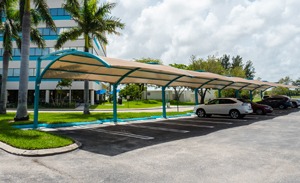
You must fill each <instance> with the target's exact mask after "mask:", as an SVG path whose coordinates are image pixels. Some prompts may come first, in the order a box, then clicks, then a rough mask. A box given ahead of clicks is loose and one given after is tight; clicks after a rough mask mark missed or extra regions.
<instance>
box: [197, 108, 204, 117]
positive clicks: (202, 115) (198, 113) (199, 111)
mask: <svg viewBox="0 0 300 183" xmlns="http://www.w3.org/2000/svg"><path fill="white" fill-rule="evenodd" d="M197 116H198V117H199V118H204V117H205V111H204V110H203V109H198V110H197Z"/></svg>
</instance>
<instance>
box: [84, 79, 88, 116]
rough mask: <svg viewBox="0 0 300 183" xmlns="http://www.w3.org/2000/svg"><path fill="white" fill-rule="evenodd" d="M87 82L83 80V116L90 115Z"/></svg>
mask: <svg viewBox="0 0 300 183" xmlns="http://www.w3.org/2000/svg"><path fill="white" fill-rule="evenodd" d="M89 106H90V105H89V80H84V109H83V114H90V110H89Z"/></svg>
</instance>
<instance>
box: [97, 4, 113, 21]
mask: <svg viewBox="0 0 300 183" xmlns="http://www.w3.org/2000/svg"><path fill="white" fill-rule="evenodd" d="M116 5H117V4H116V3H109V2H107V3H103V4H102V5H101V6H100V7H99V8H98V11H97V12H96V14H95V16H96V17H99V16H101V17H104V16H105V15H107V14H108V13H110V12H111V10H112V9H113V8H114V7H116Z"/></svg>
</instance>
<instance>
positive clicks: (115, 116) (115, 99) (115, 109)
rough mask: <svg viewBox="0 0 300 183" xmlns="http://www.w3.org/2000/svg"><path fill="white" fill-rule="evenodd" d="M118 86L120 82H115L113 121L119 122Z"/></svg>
mask: <svg viewBox="0 0 300 183" xmlns="http://www.w3.org/2000/svg"><path fill="white" fill-rule="evenodd" d="M117 87H118V84H113V121H114V122H118V116H117Z"/></svg>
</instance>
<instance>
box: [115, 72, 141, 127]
mask: <svg viewBox="0 0 300 183" xmlns="http://www.w3.org/2000/svg"><path fill="white" fill-rule="evenodd" d="M139 69H140V68H135V69H133V70H131V71H129V72H127V73H126V74H124V75H123V76H122V77H121V78H120V79H119V80H118V81H117V82H116V83H114V84H113V121H114V123H117V122H118V112H117V110H118V109H117V87H118V85H119V84H120V82H121V81H122V80H123V79H124V78H126V77H127V76H128V75H130V74H131V73H133V72H135V71H137V70H139Z"/></svg>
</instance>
